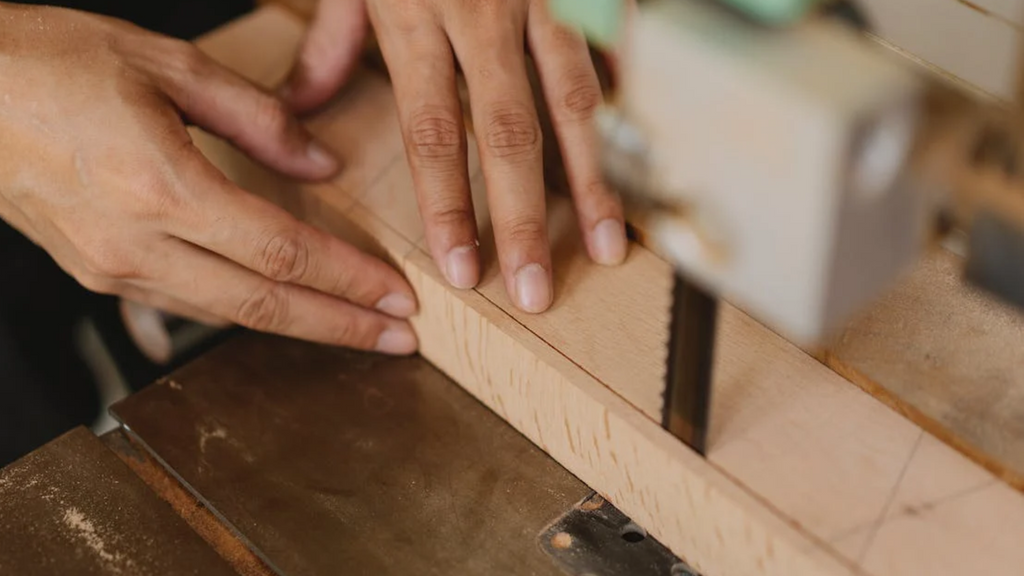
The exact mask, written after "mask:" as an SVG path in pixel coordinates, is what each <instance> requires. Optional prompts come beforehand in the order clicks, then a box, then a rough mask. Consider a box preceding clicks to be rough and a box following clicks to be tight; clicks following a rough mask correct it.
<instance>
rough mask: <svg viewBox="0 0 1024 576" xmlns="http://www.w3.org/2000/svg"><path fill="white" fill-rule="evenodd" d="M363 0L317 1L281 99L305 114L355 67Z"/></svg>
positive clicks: (363, 27)
mask: <svg viewBox="0 0 1024 576" xmlns="http://www.w3.org/2000/svg"><path fill="white" fill-rule="evenodd" d="M366 27H367V19H366V4H365V2H364V0H320V2H319V3H318V5H317V10H316V17H314V18H313V23H312V24H311V25H310V27H309V30H308V31H307V33H306V38H305V41H304V42H303V45H302V49H301V51H300V52H299V57H298V59H297V60H296V62H295V65H294V67H293V68H292V71H291V74H290V75H289V76H288V80H287V82H286V83H285V85H284V86H283V87H282V89H281V93H280V95H281V97H282V98H283V99H284V101H285V102H286V103H287V104H288V105H289V106H290V107H291V108H292V110H295V111H296V112H299V113H303V112H308V111H310V110H312V109H314V108H316V107H318V106H320V105H322V104H324V103H325V102H327V100H329V99H330V98H331V97H332V96H334V94H335V92H337V91H338V88H340V87H341V85H342V83H343V82H344V81H345V80H346V79H347V78H348V75H349V74H350V73H351V72H352V69H353V68H354V67H355V64H356V61H357V60H358V58H359V54H360V52H361V51H362V49H363V41H364V40H365V38H366Z"/></svg>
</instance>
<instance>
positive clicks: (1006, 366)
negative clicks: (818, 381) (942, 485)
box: [821, 253, 1024, 489]
mask: <svg viewBox="0 0 1024 576" xmlns="http://www.w3.org/2000/svg"><path fill="white" fill-rule="evenodd" d="M961 268H962V262H960V259H959V258H958V257H956V256H953V255H952V254H948V253H937V254H935V255H933V256H932V257H931V258H929V259H927V260H925V261H924V262H923V263H922V264H921V266H920V267H919V268H918V269H917V270H915V271H914V273H913V274H912V275H911V276H910V277H909V278H907V279H906V280H905V281H904V282H902V283H901V284H900V285H899V286H898V287H897V288H896V289H895V290H894V291H893V292H891V293H890V294H888V295H886V297H885V298H883V299H882V300H881V302H879V303H878V304H877V305H876V306H873V307H872V308H871V309H869V310H867V311H866V312H865V313H864V314H863V315H862V316H861V317H859V318H858V319H857V320H856V321H854V322H853V323H851V324H850V326H849V327H848V328H847V329H846V330H845V331H844V332H843V333H842V334H841V335H840V336H839V337H838V338H837V339H836V341H835V342H834V343H833V344H832V345H831V346H830V347H829V349H828V350H827V351H826V352H824V353H822V354H821V358H822V360H823V361H824V362H825V363H827V364H828V365H829V366H830V367H832V368H833V369H834V370H836V371H837V372H839V373H841V374H843V375H845V376H847V377H848V378H850V380H851V381H853V382H855V383H857V384H858V385H860V386H862V387H864V388H865V389H866V390H868V391H869V392H870V393H871V394H873V395H875V396H876V397H878V398H880V399H883V400H884V401H886V402H887V403H888V404H890V405H891V406H892V407H894V408H895V409H896V410H898V411H900V412H903V413H905V414H907V415H908V416H910V417H911V418H912V419H913V420H914V421H915V422H918V423H920V424H922V425H923V426H924V427H925V428H926V429H928V430H930V431H931V432H933V433H934V434H936V435H937V436H939V437H940V438H942V439H943V440H945V441H946V442H948V443H950V444H951V445H953V446H955V447H957V448H959V449H961V450H963V451H964V452H965V453H966V454H968V455H969V456H971V457H973V458H974V459H975V460H977V461H978V462H980V463H982V464H983V465H985V466H986V467H987V468H989V469H990V470H992V471H993V472H994V473H995V474H997V475H998V476H1000V477H1001V478H1003V479H1004V480H1006V481H1007V482H1009V483H1010V484H1012V485H1014V486H1016V487H1017V488H1018V489H1024V372H1021V370H1020V368H1021V366H1024V345H1022V342H1024V314H1022V313H1021V311H1020V310H1017V309H1015V308H1012V307H1010V306H1007V305H1004V304H1002V303H999V302H997V301H995V300H994V299H993V298H992V297H990V296H988V295H987V294H984V293H981V292H979V291H978V290H976V289H973V288H972V287H970V286H968V285H966V284H965V283H964V281H963V280H962V278H961Z"/></svg>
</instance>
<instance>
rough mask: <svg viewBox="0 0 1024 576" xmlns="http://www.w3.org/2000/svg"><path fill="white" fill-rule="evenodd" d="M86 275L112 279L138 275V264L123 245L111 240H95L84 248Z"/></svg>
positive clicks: (123, 278) (83, 257)
mask: <svg viewBox="0 0 1024 576" xmlns="http://www.w3.org/2000/svg"><path fill="white" fill-rule="evenodd" d="M82 263H83V265H84V266H85V270H86V275H88V276H94V277H97V278H104V279H107V280H110V281H115V280H127V279H131V278H136V277H138V275H139V274H138V272H139V268H138V264H137V262H136V261H135V259H134V258H132V257H131V256H130V255H129V254H128V252H127V251H126V250H125V249H124V248H122V247H121V246H117V245H116V243H114V242H110V241H98V242H93V243H92V245H90V246H86V247H85V248H84V249H83V250H82Z"/></svg>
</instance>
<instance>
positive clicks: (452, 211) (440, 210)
mask: <svg viewBox="0 0 1024 576" xmlns="http://www.w3.org/2000/svg"><path fill="white" fill-rule="evenodd" d="M427 214H428V217H429V219H430V222H431V223H432V224H434V225H435V226H441V227H445V228H450V227H454V226H465V225H466V224H467V223H470V222H472V221H473V219H474V218H475V217H476V215H475V214H474V213H473V209H472V208H471V207H469V206H466V205H465V204H461V203H459V204H446V203H437V204H434V205H431V206H429V207H428V208H427Z"/></svg>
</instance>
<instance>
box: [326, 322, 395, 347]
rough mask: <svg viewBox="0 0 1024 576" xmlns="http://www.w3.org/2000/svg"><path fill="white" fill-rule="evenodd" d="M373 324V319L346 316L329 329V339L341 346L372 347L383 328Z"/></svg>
mask: <svg viewBox="0 0 1024 576" xmlns="http://www.w3.org/2000/svg"><path fill="white" fill-rule="evenodd" d="M375 324H376V323H375V322H373V321H367V320H363V319H360V318H355V317H353V318H348V319H346V320H344V321H342V322H339V323H338V324H337V325H336V326H335V327H334V328H333V329H332V330H331V339H332V340H333V341H335V342H338V343H339V344H341V345H343V346H349V347H352V348H361V349H366V350H369V349H372V348H373V346H374V344H376V341H377V337H378V336H380V333H381V331H382V330H383V327H382V326H376V325H375Z"/></svg>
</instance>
